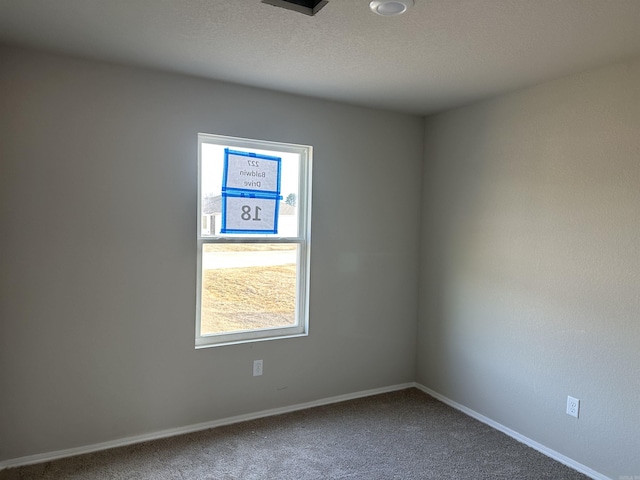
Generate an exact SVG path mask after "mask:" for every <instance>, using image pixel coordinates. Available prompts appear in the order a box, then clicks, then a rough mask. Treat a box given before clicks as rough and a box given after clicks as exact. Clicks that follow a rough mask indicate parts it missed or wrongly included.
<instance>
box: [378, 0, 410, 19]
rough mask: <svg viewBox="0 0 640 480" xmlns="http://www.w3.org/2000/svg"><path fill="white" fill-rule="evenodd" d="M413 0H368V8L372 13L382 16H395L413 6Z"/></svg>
mask: <svg viewBox="0 0 640 480" xmlns="http://www.w3.org/2000/svg"><path fill="white" fill-rule="evenodd" d="M413 5H414V0H375V1H373V2H369V8H370V9H371V11H372V12H373V13H377V14H378V15H382V16H383V17H395V16H396V15H402V14H403V13H404V12H406V11H407V10H409V8H411V7H413Z"/></svg>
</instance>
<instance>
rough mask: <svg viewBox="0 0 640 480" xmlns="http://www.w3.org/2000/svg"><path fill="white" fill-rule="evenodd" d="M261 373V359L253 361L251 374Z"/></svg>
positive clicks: (255, 375)
mask: <svg viewBox="0 0 640 480" xmlns="http://www.w3.org/2000/svg"><path fill="white" fill-rule="evenodd" d="M260 375H262V360H254V361H253V376H254V377H259V376H260Z"/></svg>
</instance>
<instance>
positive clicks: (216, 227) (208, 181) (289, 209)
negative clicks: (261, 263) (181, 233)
mask: <svg viewBox="0 0 640 480" xmlns="http://www.w3.org/2000/svg"><path fill="white" fill-rule="evenodd" d="M224 149H225V147H224V146H222V145H215V144H209V143H203V144H202V152H201V169H202V171H201V198H200V202H201V214H202V218H201V223H200V225H201V231H200V235H201V236H202V237H204V238H206V237H218V236H226V235H225V234H220V226H221V224H222V179H223V175H222V173H223V166H224ZM233 150H236V151H243V152H251V153H256V154H260V155H269V156H277V157H279V158H281V161H282V163H281V165H282V172H281V174H282V175H281V182H282V184H281V194H282V195H281V196H282V199H281V200H280V202H279V206H278V214H279V215H278V233H277V234H276V235H277V236H279V237H297V236H298V235H299V232H298V208H297V206H298V200H299V198H298V197H299V195H300V191H299V176H300V170H299V167H300V154H297V153H290V152H277V151H271V150H262V149H258V148H244V147H239V146H235V147H233ZM234 236H237V235H234ZM251 236H253V237H255V236H256V235H255V234H254V235H251ZM271 236H273V234H271Z"/></svg>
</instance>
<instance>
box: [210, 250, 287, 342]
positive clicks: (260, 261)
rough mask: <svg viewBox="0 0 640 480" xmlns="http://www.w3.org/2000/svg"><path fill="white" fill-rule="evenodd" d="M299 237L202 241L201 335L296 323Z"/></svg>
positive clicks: (279, 326) (277, 326)
mask: <svg viewBox="0 0 640 480" xmlns="http://www.w3.org/2000/svg"><path fill="white" fill-rule="evenodd" d="M297 259H298V244H296V243H287V244H283V243H258V244H255V243H254V244H251V243H227V244H204V245H203V246H202V303H201V311H200V315H201V317H200V319H201V320H200V326H201V332H200V335H212V334H217V333H227V332H238V331H251V330H262V329H269V328H282V327H291V326H294V325H295V323H296V291H297V287H296V285H297V283H296V278H297Z"/></svg>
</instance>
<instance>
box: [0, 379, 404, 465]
mask: <svg viewBox="0 0 640 480" xmlns="http://www.w3.org/2000/svg"><path fill="white" fill-rule="evenodd" d="M414 386H415V383H413V382H410V383H402V384H399V385H391V386H388V387H382V388H374V389H372V390H363V391H360V392H354V393H347V394H345V395H338V396H335V397H329V398H323V399H320V400H314V401H312V402H305V403H298V404H296V405H289V406H287V407H280V408H272V409H269V410H262V411H260V412H255V413H248V414H245V415H237V416H234V417H228V418H223V419H221V420H214V421H212V422H204V423H197V424H195V425H187V426H185V427H178V428H170V429H168V430H161V431H159V432H153V433H147V434H143V435H136V436H133V437H126V438H121V439H118V440H111V441H109V442H102V443H94V444H92V445H86V446H84V447H76V448H68V449H66V450H57V451H55V452H49V453H40V454H37V455H28V456H26V457H19V458H14V459H10V460H5V461H3V462H0V470H4V469H6V468H14V467H21V466H25V465H32V464H34V463H43V462H50V461H52V460H58V459H61V458H66V457H73V456H76V455H83V454H85V453H92V452H98V451H100V450H107V449H109V448H116V447H124V446H126V445H132V444H135V443H142V442H148V441H150V440H157V439H160V438H167V437H174V436H176V435H184V434H185V433H192V432H198V431H200V430H206V429H208V428H215V427H221V426H223V425H231V424H233V423H240V422H246V421H248V420H255V419H257V418H264V417H272V416H274V415H280V414H283V413H289V412H295V411H297V410H304V409H307V408H313V407H319V406H322V405H329V404H332V403H338V402H344V401H347V400H354V399H356V398H363V397H370V396H372V395H379V394H381V393H388V392H394V391H396V390H404V389H406V388H411V387H414Z"/></svg>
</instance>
